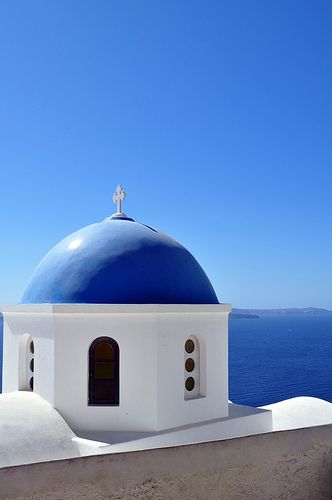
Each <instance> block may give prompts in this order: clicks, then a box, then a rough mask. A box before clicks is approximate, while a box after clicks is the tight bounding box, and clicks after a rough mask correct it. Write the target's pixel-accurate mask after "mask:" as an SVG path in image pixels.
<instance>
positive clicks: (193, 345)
mask: <svg viewBox="0 0 332 500" xmlns="http://www.w3.org/2000/svg"><path fill="white" fill-rule="evenodd" d="M200 361H201V360H200V345H199V341H198V339H197V337H195V336H194V335H191V336H190V337H189V338H188V339H187V340H186V342H185V344H184V399H195V398H198V397H199V396H200V395H201V388H200V385H201V380H200V378H201V376H200V375H201V374H200V369H201V367H200Z"/></svg>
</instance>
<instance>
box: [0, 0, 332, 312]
mask: <svg viewBox="0 0 332 500" xmlns="http://www.w3.org/2000/svg"><path fill="white" fill-rule="evenodd" d="M331 54H332V2H331V1H330V0H325V1H324V0H321V1H319V2H316V1H314V0H312V1H305V0H292V1H289V0H275V1H272V0H271V1H268V2H267V1H264V0H260V1H257V0H251V1H248V0H242V1H240V0H239V1H236V0H229V1H224V0H223V1H221V0H215V1H212V0H204V1H203V0H201V1H194V0H167V1H156V0H140V1H138V0H132V1H126V0H121V1H111V0H98V1H84V0H77V1H76V0H56V1H48V2H45V0H32V1H30V2H27V1H25V0H14V1H13V0H2V1H1V3H0V168H1V180H0V182H1V196H0V228H1V244H0V303H1V302H2V303H11V302H16V301H18V300H19V299H20V296H21V294H22V291H23V289H24V286H25V284H26V282H27V281H28V279H29V277H30V275H31V273H32V271H33V269H34V267H35V266H36V264H37V263H38V262H39V260H40V259H41V258H42V256H43V255H44V254H45V253H46V252H47V251H48V250H49V249H50V248H51V247H52V246H53V245H54V244H55V243H57V242H58V241H59V240H60V239H61V238H63V237H64V236H66V235H67V234H69V233H71V232H72V231H74V230H76V229H78V228H80V227H82V226H85V225H87V224H90V223H92V222H96V221H99V220H102V219H103V218H105V217H106V216H108V215H110V214H111V213H113V211H114V207H113V204H112V195H113V192H114V188H115V187H116V185H117V184H118V183H121V184H122V185H123V187H124V189H125V190H126V192H127V199H126V201H125V204H124V210H125V212H126V213H128V215H130V216H132V217H133V218H134V219H136V220H137V221H142V222H144V223H147V224H149V225H152V226H155V227H158V228H160V229H162V230H163V231H164V232H166V233H169V234H170V235H172V236H173V237H175V238H176V239H178V240H179V241H180V242H181V243H182V244H184V245H185V246H186V247H187V248H188V249H189V250H190V251H191V252H192V253H193V254H194V255H195V257H196V258H197V259H198V261H199V262H200V263H201V265H202V266H203V267H204V269H205V270H206V272H207V274H208V275H209V277H210V279H211V281H212V283H213V285H214V287H215V289H216V291H217V294H218V296H219V299H220V300H221V301H223V302H231V303H232V304H233V305H234V306H235V307H292V306H299V307H304V306H317V307H326V308H331V309H332V265H331V260H332V220H331V219H332V217H331V212H332V211H331V204H332V201H331V200H332V170H331V166H332V161H331V160H332V92H331V89H332V58H331Z"/></svg>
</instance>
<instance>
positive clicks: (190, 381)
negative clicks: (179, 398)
mask: <svg viewBox="0 0 332 500" xmlns="http://www.w3.org/2000/svg"><path fill="white" fill-rule="evenodd" d="M194 387H195V380H194V379H193V378H192V377H188V378H187V380H186V389H187V391H192V390H193V388H194Z"/></svg>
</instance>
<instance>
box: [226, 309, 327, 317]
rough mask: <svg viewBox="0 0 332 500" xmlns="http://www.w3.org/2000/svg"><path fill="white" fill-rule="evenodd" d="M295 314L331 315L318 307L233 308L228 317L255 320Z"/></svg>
mask: <svg viewBox="0 0 332 500" xmlns="http://www.w3.org/2000/svg"><path fill="white" fill-rule="evenodd" d="M295 314H297V315H298V314H332V311H329V310H328V309H322V308H319V307H303V308H298V307H291V308H288V309H287V308H286V309H236V308H233V309H232V312H231V314H230V315H229V317H230V318H231V319H248V318H249V319H250V318H251V319H255V318H256V319H257V318H260V317H261V316H285V315H295Z"/></svg>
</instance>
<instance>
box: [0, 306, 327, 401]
mask: <svg viewBox="0 0 332 500" xmlns="http://www.w3.org/2000/svg"><path fill="white" fill-rule="evenodd" d="M1 319H2V318H1V314H0V373H2V321H1ZM0 382H1V380H0ZM0 387H1V386H0ZM296 396H313V397H317V398H321V399H325V400H326V401H330V402H332V314H326V315H325V314H299V315H296V314H294V315H293V314H289V315H288V314H287V315H276V316H261V317H259V318H241V319H230V320H229V399H230V400H231V401H233V402H234V403H238V404H244V405H249V406H263V405H267V404H270V403H275V402H277V401H282V400H284V399H289V398H293V397H296Z"/></svg>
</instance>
